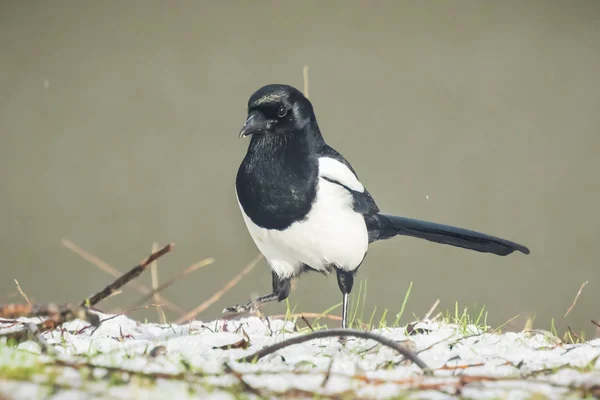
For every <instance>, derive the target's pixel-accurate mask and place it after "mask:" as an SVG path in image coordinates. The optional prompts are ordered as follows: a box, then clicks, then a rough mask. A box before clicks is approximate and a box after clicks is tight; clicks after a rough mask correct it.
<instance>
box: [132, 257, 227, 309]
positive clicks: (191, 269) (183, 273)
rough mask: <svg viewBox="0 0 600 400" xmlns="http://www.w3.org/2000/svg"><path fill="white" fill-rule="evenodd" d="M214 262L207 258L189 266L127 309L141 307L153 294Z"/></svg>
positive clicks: (212, 259)
mask: <svg viewBox="0 0 600 400" xmlns="http://www.w3.org/2000/svg"><path fill="white" fill-rule="evenodd" d="M214 262H215V259H214V258H212V257H209V258H205V259H204V260H202V261H199V262H197V263H196V264H193V265H190V266H189V267H187V268H185V269H183V270H181V272H179V274H178V275H177V276H176V277H174V278H171V279H169V280H168V281H166V282H165V283H163V284H162V285H160V286H159V287H157V288H156V289H154V290H152V291H150V293H148V294H146V295H145V296H144V297H142V298H141V299H139V300H138V301H137V302H136V303H135V304H133V305H131V306H129V307H127V308H135V307H139V306H141V305H142V304H144V303H145V302H147V301H148V300H150V299H151V298H152V296H153V295H154V293H159V292H162V291H163V290H165V289H166V288H168V287H169V286H171V285H172V284H174V283H175V282H177V281H178V280H179V279H181V278H183V277H185V276H186V275H189V274H191V273H192V272H194V271H195V270H197V269H199V268H202V267H206V266H209V265H211V264H212V263H214ZM162 300H163V301H164V300H165V298H164V297H162Z"/></svg>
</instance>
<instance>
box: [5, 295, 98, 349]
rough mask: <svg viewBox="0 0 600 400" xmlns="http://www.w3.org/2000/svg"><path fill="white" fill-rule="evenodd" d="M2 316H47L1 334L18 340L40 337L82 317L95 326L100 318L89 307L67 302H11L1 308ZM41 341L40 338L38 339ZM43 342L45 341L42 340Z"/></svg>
mask: <svg viewBox="0 0 600 400" xmlns="http://www.w3.org/2000/svg"><path fill="white" fill-rule="evenodd" d="M0 314H1V315H2V316H10V317H11V318H19V317H39V316H47V317H48V318H46V319H45V320H44V321H42V322H40V323H39V324H28V325H26V327H25V328H24V329H21V330H18V331H13V332H7V333H4V334H0V337H7V338H9V339H13V340H16V341H17V342H20V341H23V340H27V339H30V338H34V339H35V338H36V337H37V338H38V339H39V335H40V334H42V333H44V332H47V331H51V330H54V329H56V328H57V327H58V326H60V325H62V324H64V323H65V322H68V321H72V320H74V319H81V320H84V321H87V322H89V323H90V324H91V325H93V326H98V325H99V323H100V319H99V318H98V315H97V314H94V313H91V312H90V311H89V310H88V309H86V308H84V307H80V306H71V305H68V304H65V305H63V306H58V305H56V304H53V303H49V304H41V305H33V306H31V305H28V304H9V305H7V306H3V307H1V308H0ZM38 341H39V340H38ZM42 344H43V341H42Z"/></svg>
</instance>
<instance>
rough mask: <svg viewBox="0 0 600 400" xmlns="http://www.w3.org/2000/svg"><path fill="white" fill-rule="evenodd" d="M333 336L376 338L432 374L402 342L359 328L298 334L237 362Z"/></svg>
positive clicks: (251, 360) (427, 373) (247, 360)
mask: <svg viewBox="0 0 600 400" xmlns="http://www.w3.org/2000/svg"><path fill="white" fill-rule="evenodd" d="M332 336H341V337H348V336H351V337H358V338H362V339H371V340H375V341H376V342H379V343H381V344H382V345H384V346H387V347H390V348H392V349H394V350H396V351H397V352H398V353H400V354H402V355H403V356H404V357H405V358H407V359H409V360H411V361H412V362H414V363H415V364H416V365H417V366H418V367H419V368H421V369H422V370H423V372H424V373H425V374H426V375H430V374H432V372H431V368H429V367H428V366H427V364H425V363H424V362H423V360H421V359H420V358H419V356H417V355H416V354H415V353H414V352H413V351H411V350H409V349H407V348H406V347H404V346H402V345H401V344H399V343H397V342H395V341H393V340H391V339H388V338H386V337H384V336H381V335H378V334H376V333H373V332H368V331H359V330H355V329H327V330H323V331H315V332H311V333H308V334H306V335H302V336H296V337H293V338H290V339H287V340H284V341H281V342H279V343H275V344H274V345H271V346H267V347H263V348H262V349H260V350H259V351H257V352H255V353H252V354H250V355H248V356H245V357H242V358H240V359H238V360H237V362H255V361H258V360H260V359H261V358H263V357H264V356H267V355H269V354H272V353H274V352H276V351H279V350H281V349H283V348H285V347H288V346H293V345H295V344H300V343H304V342H308V341H310V340H314V339H321V338H326V337H332Z"/></svg>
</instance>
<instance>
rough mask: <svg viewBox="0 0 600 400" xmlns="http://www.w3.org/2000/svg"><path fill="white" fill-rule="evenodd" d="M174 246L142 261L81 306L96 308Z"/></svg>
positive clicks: (167, 247)
mask: <svg viewBox="0 0 600 400" xmlns="http://www.w3.org/2000/svg"><path fill="white" fill-rule="evenodd" d="M173 246H174V244H173V243H170V244H168V245H166V246H165V247H163V248H162V249H160V250H158V251H155V252H154V253H152V254H150V255H149V256H148V257H146V258H145V259H144V260H142V261H141V262H140V263H139V264H138V265H136V266H135V267H133V268H132V269H131V270H130V271H129V272H127V273H125V274H123V275H121V276H120V277H119V278H117V280H116V281H114V282H113V283H111V284H110V285H108V286H106V287H105V288H104V289H102V290H101V291H99V292H98V293H95V294H93V295H91V296H90V297H88V298H86V299H85V300H83V301H82V302H81V306H82V307H93V306H95V305H96V304H98V303H99V302H101V301H102V300H104V299H105V298H107V297H108V296H110V295H111V294H112V293H113V292H115V291H116V290H118V289H120V288H121V287H122V286H123V285H125V284H127V283H128V282H129V281H131V280H132V279H134V278H136V277H138V276H139V275H140V274H141V273H142V272H144V269H146V267H147V266H148V264H150V263H151V262H152V261H154V260H156V259H158V258H159V257H161V256H163V255H165V254H167V253H168V252H170V251H171V250H172V249H173Z"/></svg>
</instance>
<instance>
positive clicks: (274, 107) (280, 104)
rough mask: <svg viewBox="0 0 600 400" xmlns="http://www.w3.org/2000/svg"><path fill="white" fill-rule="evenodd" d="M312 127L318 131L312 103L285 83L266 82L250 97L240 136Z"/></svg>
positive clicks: (280, 133)
mask: <svg viewBox="0 0 600 400" xmlns="http://www.w3.org/2000/svg"><path fill="white" fill-rule="evenodd" d="M313 126H314V127H315V128H316V129H317V130H318V128H317V127H316V126H317V125H316V120H315V115H314V112H313V108H312V105H311V104H310V101H309V100H308V99H307V98H306V97H304V95H303V94H302V93H301V92H300V91H299V90H297V89H295V88H293V87H291V86H288V85H275V84H274V85H267V86H263V87H262V88H260V89H258V90H257V91H256V92H254V93H253V94H252V96H250V99H249V100H248V117H247V119H246V123H245V124H244V126H243V127H242V130H241V131H240V137H245V136H250V135H283V134H289V133H296V132H304V131H305V129H307V128H309V127H313Z"/></svg>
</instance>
